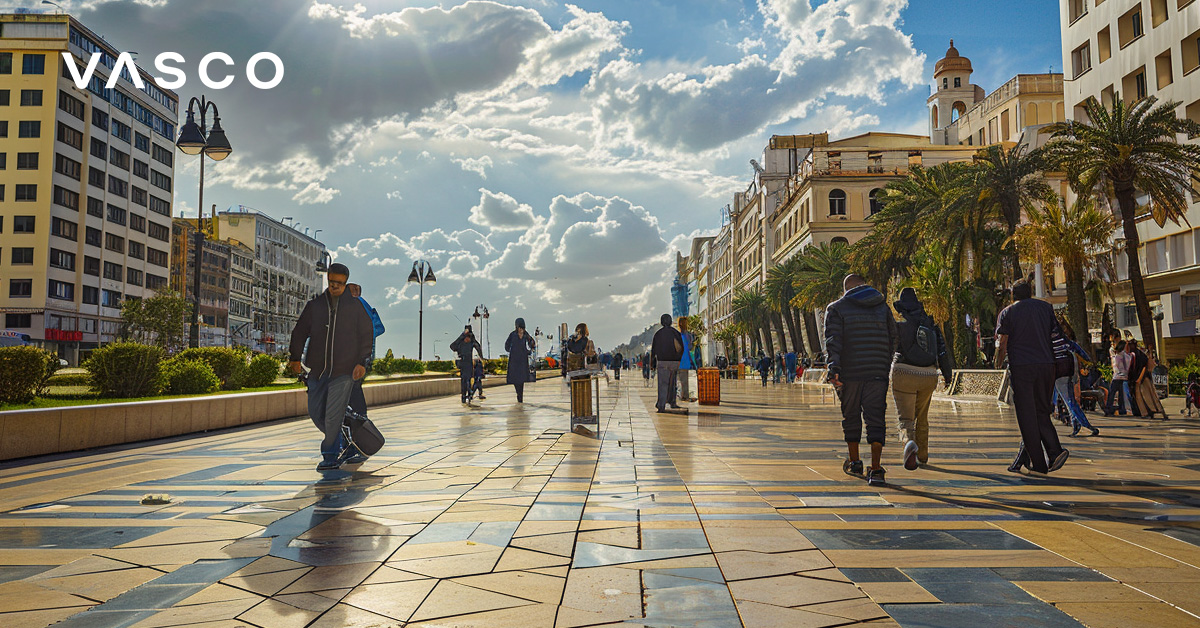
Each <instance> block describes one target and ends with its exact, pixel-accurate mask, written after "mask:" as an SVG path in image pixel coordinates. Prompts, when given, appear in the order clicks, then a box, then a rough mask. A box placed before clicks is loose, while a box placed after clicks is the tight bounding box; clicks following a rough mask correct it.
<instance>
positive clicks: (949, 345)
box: [942, 318, 966, 368]
mask: <svg viewBox="0 0 1200 628" xmlns="http://www.w3.org/2000/svg"><path fill="white" fill-rule="evenodd" d="M942 336H944V337H945V340H946V353H949V354H950V362H951V363H952V364H954V365H956V366H957V367H958V368H965V367H966V365H964V364H963V363H961V362H959V361H958V359H957V358H956V356H955V354H956V353H958V346H957V345H956V344H955V342H954V339H955V336H954V318H951V319H950V320H948V321H946V322H944V323H942Z"/></svg>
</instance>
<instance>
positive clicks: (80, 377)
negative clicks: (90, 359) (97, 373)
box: [46, 373, 92, 386]
mask: <svg viewBox="0 0 1200 628" xmlns="http://www.w3.org/2000/svg"><path fill="white" fill-rule="evenodd" d="M46 385H47V386H91V385H92V376H91V375H90V374H88V373H61V374H58V375H55V376H53V377H51V378H50V379H47V380H46Z"/></svg>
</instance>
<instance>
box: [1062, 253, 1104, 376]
mask: <svg viewBox="0 0 1200 628" xmlns="http://www.w3.org/2000/svg"><path fill="white" fill-rule="evenodd" d="M1065 270H1066V272H1067V319H1068V320H1070V321H1071V327H1073V328H1074V329H1075V342H1077V343H1079V346H1081V347H1083V349H1084V351H1087V352H1088V355H1090V356H1092V359H1093V360H1096V359H1099V358H1098V356H1097V355H1096V353H1095V351H1094V350H1093V349H1092V333H1091V332H1090V331H1088V319H1087V295H1086V294H1084V291H1083V266H1081V265H1079V264H1072V265H1071V266H1069V267H1067V268H1066V269H1065Z"/></svg>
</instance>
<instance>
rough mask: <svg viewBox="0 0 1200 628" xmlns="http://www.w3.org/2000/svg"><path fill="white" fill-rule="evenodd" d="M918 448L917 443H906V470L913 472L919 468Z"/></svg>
mask: <svg viewBox="0 0 1200 628" xmlns="http://www.w3.org/2000/svg"><path fill="white" fill-rule="evenodd" d="M918 449H919V448H918V447H917V443H916V441H911V440H910V441H908V442H907V443H904V468H905V469H907V470H909V471H913V470H915V469H916V468H917V450H918Z"/></svg>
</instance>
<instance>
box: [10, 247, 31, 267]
mask: <svg viewBox="0 0 1200 628" xmlns="http://www.w3.org/2000/svg"><path fill="white" fill-rule="evenodd" d="M9 263H10V264H12V265H13V266H32V265H33V247H31V246H30V247H26V246H15V247H13V249H12V257H10V258H9Z"/></svg>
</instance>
